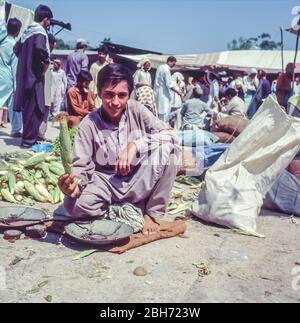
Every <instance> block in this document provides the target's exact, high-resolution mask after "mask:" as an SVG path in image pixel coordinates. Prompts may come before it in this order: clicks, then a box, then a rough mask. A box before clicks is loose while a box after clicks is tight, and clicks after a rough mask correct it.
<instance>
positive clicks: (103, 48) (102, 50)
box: [98, 45, 109, 55]
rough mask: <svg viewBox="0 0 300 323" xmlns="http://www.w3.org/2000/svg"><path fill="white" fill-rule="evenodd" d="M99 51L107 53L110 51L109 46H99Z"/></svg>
mask: <svg viewBox="0 0 300 323" xmlns="http://www.w3.org/2000/svg"><path fill="white" fill-rule="evenodd" d="M98 53H103V54H105V55H107V54H108V53H109V50H108V47H107V46H105V45H102V46H100V47H99V48H98Z"/></svg>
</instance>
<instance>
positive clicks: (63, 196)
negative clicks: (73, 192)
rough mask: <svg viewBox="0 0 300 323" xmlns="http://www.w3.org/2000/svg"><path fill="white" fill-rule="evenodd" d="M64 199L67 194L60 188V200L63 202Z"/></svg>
mask: <svg viewBox="0 0 300 323" xmlns="http://www.w3.org/2000/svg"><path fill="white" fill-rule="evenodd" d="M64 199H65V194H64V193H63V192H62V191H61V190H59V201H60V202H61V203H62V202H63V201H64Z"/></svg>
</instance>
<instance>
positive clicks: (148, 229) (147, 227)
mask: <svg viewBox="0 0 300 323" xmlns="http://www.w3.org/2000/svg"><path fill="white" fill-rule="evenodd" d="M144 220H145V224H144V228H143V234H144V235H152V234H155V233H156V232H158V230H159V224H158V223H156V221H155V220H154V219H153V218H151V217H150V216H149V215H147V214H146V215H144Z"/></svg>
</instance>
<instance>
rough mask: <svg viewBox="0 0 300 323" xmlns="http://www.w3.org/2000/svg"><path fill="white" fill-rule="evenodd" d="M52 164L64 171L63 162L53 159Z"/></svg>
mask: <svg viewBox="0 0 300 323" xmlns="http://www.w3.org/2000/svg"><path fill="white" fill-rule="evenodd" d="M50 166H54V167H55V168H59V169H61V170H62V171H64V166H63V164H62V163H59V162H57V161H52V162H51V163H50Z"/></svg>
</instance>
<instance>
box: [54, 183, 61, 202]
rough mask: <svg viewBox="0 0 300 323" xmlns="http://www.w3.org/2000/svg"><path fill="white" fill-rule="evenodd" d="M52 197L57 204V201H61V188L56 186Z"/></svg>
mask: <svg viewBox="0 0 300 323" xmlns="http://www.w3.org/2000/svg"><path fill="white" fill-rule="evenodd" d="M52 199H53V203H54V204H57V203H59V202H60V189H59V187H56V189H55V190H54V192H53V195H52Z"/></svg>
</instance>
